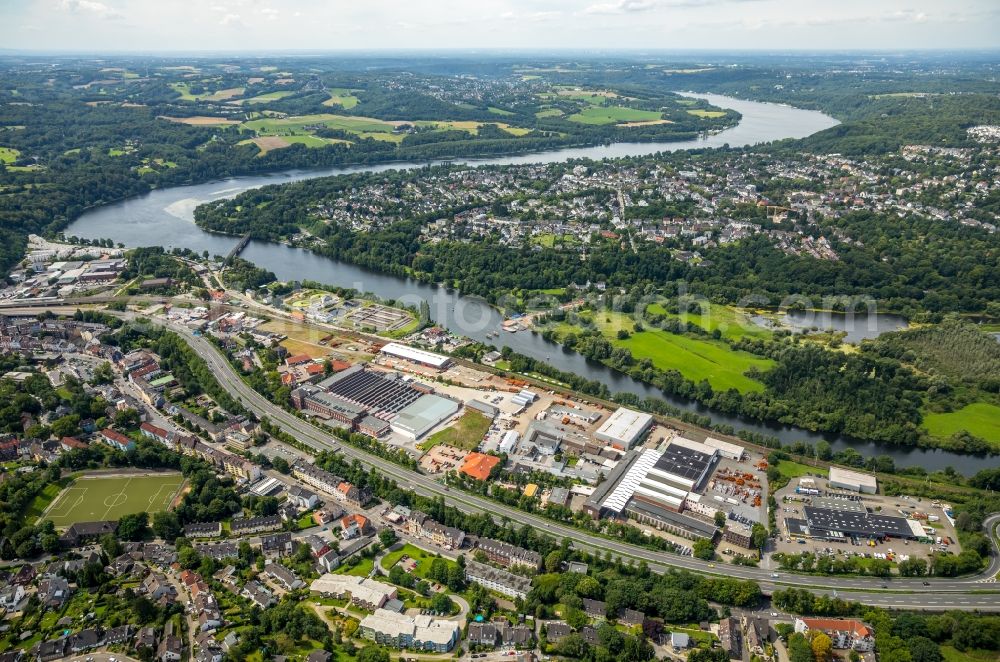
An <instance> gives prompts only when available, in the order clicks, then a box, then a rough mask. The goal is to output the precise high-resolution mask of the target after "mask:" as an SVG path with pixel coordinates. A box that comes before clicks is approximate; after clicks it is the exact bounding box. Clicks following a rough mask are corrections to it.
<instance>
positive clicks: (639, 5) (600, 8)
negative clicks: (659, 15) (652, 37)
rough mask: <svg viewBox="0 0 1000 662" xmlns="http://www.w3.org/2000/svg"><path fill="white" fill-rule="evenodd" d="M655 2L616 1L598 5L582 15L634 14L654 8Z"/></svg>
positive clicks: (638, 0) (586, 10)
mask: <svg viewBox="0 0 1000 662" xmlns="http://www.w3.org/2000/svg"><path fill="white" fill-rule="evenodd" d="M656 4H657V3H656V2H655V0H616V2H606V3H598V4H596V5H590V6H589V7H587V8H586V9H584V10H583V13H584V14H635V13H638V12H644V11H649V10H650V9H653V8H654V7H656Z"/></svg>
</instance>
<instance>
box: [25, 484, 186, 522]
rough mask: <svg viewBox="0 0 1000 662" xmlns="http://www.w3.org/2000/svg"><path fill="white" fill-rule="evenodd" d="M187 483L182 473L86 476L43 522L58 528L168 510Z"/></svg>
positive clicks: (63, 494) (67, 491)
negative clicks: (45, 521)
mask: <svg viewBox="0 0 1000 662" xmlns="http://www.w3.org/2000/svg"><path fill="white" fill-rule="evenodd" d="M183 482H184V477H183V476H181V475H180V474H179V473H151V474H135V475H121V476H101V475H96V476H82V477H80V478H79V479H77V480H76V481H75V482H73V483H72V484H70V485H69V486H68V487H66V489H64V490H63V491H62V492H61V493H60V494H59V496H58V497H56V499H55V501H53V502H52V505H51V506H50V507H49V509H48V510H47V511H46V512H45V513H44V514H43V515H42V518H43V519H48V520H52V523H53V524H55V525H56V526H57V527H64V526H69V525H71V524H75V523H77V522H94V521H99V520H117V519H119V518H120V517H121V516H122V515H129V514H132V513H140V512H148V513H150V514H152V513H156V512H159V511H161V510H166V509H167V507H169V506H170V502H171V501H173V499H174V497H175V496H176V495H177V492H178V490H179V489H180V487H181V485H182V484H183Z"/></svg>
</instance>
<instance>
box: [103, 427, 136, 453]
mask: <svg viewBox="0 0 1000 662" xmlns="http://www.w3.org/2000/svg"><path fill="white" fill-rule="evenodd" d="M100 436H101V440H102V441H103V442H104V443H106V444H107V445H108V446H112V447H114V448H117V449H118V450H120V451H122V452H123V453H127V452H128V451H130V450H132V449H134V448H135V442H134V441H132V440H131V439H129V438H128V437H126V436H125V435H123V434H122V433H121V432H117V431H115V430H112V429H111V428H104V429H103V430H101V435H100Z"/></svg>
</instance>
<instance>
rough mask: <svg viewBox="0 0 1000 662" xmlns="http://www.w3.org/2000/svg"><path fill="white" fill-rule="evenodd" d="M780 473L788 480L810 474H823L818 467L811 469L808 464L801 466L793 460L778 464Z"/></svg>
mask: <svg viewBox="0 0 1000 662" xmlns="http://www.w3.org/2000/svg"><path fill="white" fill-rule="evenodd" d="M778 473H780V474H781V475H782V476H784V477H785V478H788V479H792V478H800V477H802V476H808V475H809V474H822V473H823V470H822V469H819V468H817V467H810V466H809V465H808V464H800V463H798V462H792V461H791V460H782V461H781V462H778Z"/></svg>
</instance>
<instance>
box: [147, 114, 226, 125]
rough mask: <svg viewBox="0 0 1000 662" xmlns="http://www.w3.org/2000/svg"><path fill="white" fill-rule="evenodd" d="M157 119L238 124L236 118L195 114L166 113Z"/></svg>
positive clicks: (208, 123)
mask: <svg viewBox="0 0 1000 662" xmlns="http://www.w3.org/2000/svg"><path fill="white" fill-rule="evenodd" d="M159 119H161V120H167V121H168V122H175V123H177V124H190V125H191V126H228V125H230V124H238V122H237V121H236V120H231V119H227V118H225V117H211V116H208V115H195V116H194V117H167V116H166V115H160V117H159Z"/></svg>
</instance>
